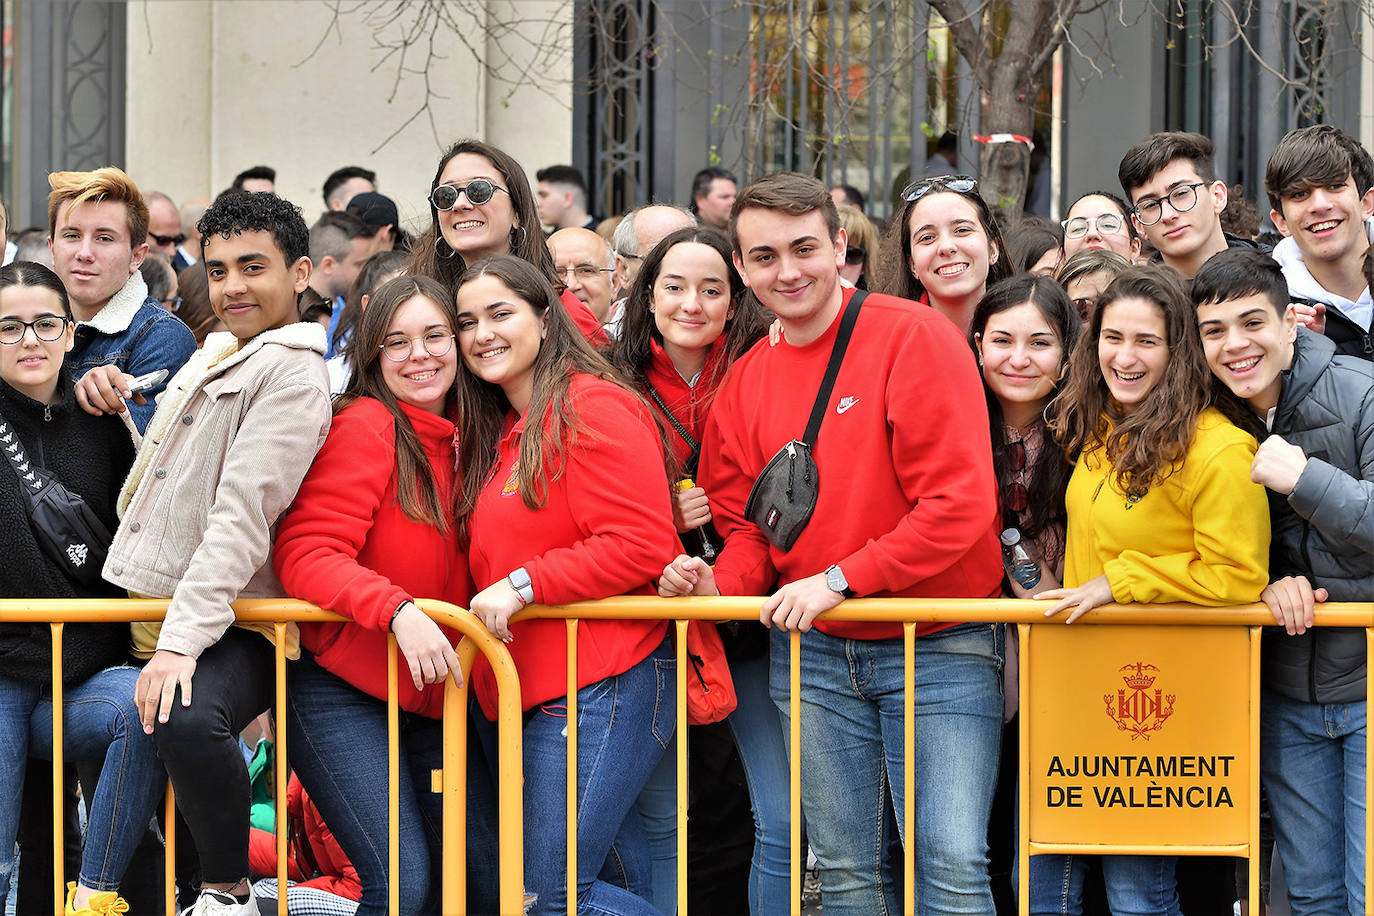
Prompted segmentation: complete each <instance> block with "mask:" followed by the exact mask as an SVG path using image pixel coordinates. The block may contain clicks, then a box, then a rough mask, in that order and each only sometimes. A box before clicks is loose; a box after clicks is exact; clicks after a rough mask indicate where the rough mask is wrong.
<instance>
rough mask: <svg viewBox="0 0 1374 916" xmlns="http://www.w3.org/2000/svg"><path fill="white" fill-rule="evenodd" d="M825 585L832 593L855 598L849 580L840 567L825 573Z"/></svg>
mask: <svg viewBox="0 0 1374 916" xmlns="http://www.w3.org/2000/svg"><path fill="white" fill-rule="evenodd" d="M825 584H826V586H827V587H829V589H830V590H831V591H832V592H839V593H840V594H841V595H843V596H844V597H846V598H853V597H854V589H852V588H850V587H849V580H848V579H846V578H845V577H844V572H843V571H841V569H840V567H839V566H838V565H834V566H831V567H830V568H829V569H827V570H826V571H825Z"/></svg>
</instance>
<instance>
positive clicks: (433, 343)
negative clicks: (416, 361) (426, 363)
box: [378, 331, 453, 363]
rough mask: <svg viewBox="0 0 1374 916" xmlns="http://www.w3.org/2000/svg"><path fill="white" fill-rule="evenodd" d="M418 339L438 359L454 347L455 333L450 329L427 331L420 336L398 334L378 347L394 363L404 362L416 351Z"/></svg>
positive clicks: (426, 350)
mask: <svg viewBox="0 0 1374 916" xmlns="http://www.w3.org/2000/svg"><path fill="white" fill-rule="evenodd" d="M417 340H418V341H420V345H421V346H422V347H424V348H425V352H426V353H428V354H429V355H430V356H433V357H435V358H436V359H437V358H438V357H440V356H445V355H447V354H448V351H449V350H452V349H453V334H452V332H450V331H426V332H425V333H424V334H422V335H420V336H419V337H404V336H401V335H399V334H398V335H397V336H395V337H388V338H387V339H386V340H385V341H383V342H382V345H381V346H380V347H378V349H379V350H381V351H382V353H384V354H386V358H387V359H389V360H391V361H392V362H393V363H403V362H405V361H406V360H408V359H410V355H411V354H412V353H414V352H415V341H417Z"/></svg>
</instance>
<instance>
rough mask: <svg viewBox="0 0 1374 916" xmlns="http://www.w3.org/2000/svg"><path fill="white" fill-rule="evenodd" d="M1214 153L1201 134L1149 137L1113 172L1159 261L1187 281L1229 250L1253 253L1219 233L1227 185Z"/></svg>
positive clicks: (1248, 244) (1248, 243)
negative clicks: (1210, 259) (1242, 249)
mask: <svg viewBox="0 0 1374 916" xmlns="http://www.w3.org/2000/svg"><path fill="white" fill-rule="evenodd" d="M1214 155H1215V149H1214V147H1213V146H1212V141H1211V140H1209V139H1208V138H1207V137H1204V136H1203V135H1202V134H1194V133H1184V132H1182V131H1165V132H1161V133H1156V134H1151V135H1150V136H1148V137H1146V138H1145V139H1144V140H1141V141H1140V142H1139V143H1137V144H1136V145H1135V146H1133V147H1131V148H1130V149H1129V150H1127V151H1126V155H1125V156H1123V157H1122V158H1121V166H1120V168H1118V169H1117V177H1118V179H1120V181H1121V190H1122V191H1123V192H1125V194H1126V201H1127V203H1129V204H1130V205H1131V218H1132V219H1133V220H1135V224H1136V227H1137V228H1138V229H1139V230H1140V233H1141V235H1143V236H1145V238H1146V239H1147V240H1149V242H1150V244H1151V245H1153V246H1154V248H1155V251H1156V252H1158V257H1159V258H1160V259H1162V260H1163V261H1164V263H1165V264H1168V265H1169V266H1170V267H1172V268H1174V269H1175V270H1177V271H1178V272H1179V273H1181V274H1183V276H1184V277H1185V278H1187V279H1190V280H1191V279H1192V277H1193V275H1194V274H1195V273H1197V271H1198V268H1199V267H1201V266H1202V264H1203V262H1204V261H1206V260H1207V259H1208V258H1210V257H1211V256H1212V255H1214V254H1216V253H1217V252H1218V251H1225V250H1226V249H1227V247H1228V246H1233V245H1234V246H1243V247H1247V248H1254V247H1256V245H1255V243H1254V242H1251V241H1249V240H1248V239H1239V238H1236V237H1235V236H1228V235H1227V234H1226V233H1225V232H1224V231H1223V230H1222V228H1221V211H1222V210H1225V209H1226V194H1227V190H1226V182H1224V181H1221V180H1219V179H1218V178H1217V172H1216V167H1215V166H1214V165H1213V163H1212V159H1213V156H1214Z"/></svg>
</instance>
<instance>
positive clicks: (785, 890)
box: [725, 655, 806, 916]
mask: <svg viewBox="0 0 1374 916" xmlns="http://www.w3.org/2000/svg"><path fill="white" fill-rule="evenodd" d="M768 668H769V662H768V656H767V655H759V656H755V657H753V658H745V659H731V662H730V677H731V678H732V679H733V680H734V682H735V695H736V696H737V697H738V698H739V706H738V707H736V708H735V711H734V712H733V713H731V714H730V717H729V718H727V719H726V720H725V723H726V724H727V725H729V726H730V734H731V735H733V736H734V738H735V747H736V748H738V749H739V758H740V762H741V763H742V764H744V777H745V780H746V781H747V783H748V785H749V804H750V805H751V806H752V807H753V809H754V857H753V860H752V861H751V862H750V863H749V912H750V914H752V916H768V914H771V913H785V912H787V911H788V907H789V906H790V905H791V903H790V901H791V897H790V896H789V895H790V893H791V888H792V877H791V876H792V811H791V803H790V797H789V793H788V787H787V783H788V767H787V734H786V732H785V731H784V730H783V725H782V723H783V720H782V717H781V716H779V715H778V707H777V705H776V704H775V703H774V702H773V700H772V698H771V697H770V696H769V692H768ZM802 836H803V837H805V836H806V825H805V824H804V823H803V825H802ZM804 854H805V853H804V852H803V855H804Z"/></svg>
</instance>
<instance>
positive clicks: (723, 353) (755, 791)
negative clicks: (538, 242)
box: [611, 227, 790, 913]
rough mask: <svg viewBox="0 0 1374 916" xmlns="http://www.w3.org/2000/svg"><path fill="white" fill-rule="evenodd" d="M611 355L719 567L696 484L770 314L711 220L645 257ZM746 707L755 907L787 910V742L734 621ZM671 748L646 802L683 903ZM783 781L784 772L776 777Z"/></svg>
mask: <svg viewBox="0 0 1374 916" xmlns="http://www.w3.org/2000/svg"><path fill="white" fill-rule="evenodd" d="M624 314H625V317H624V319H623V323H622V325H621V335H620V339H619V340H618V341H617V342H616V344H615V349H614V350H612V352H611V361H612V362H613V363H615V365H616V367H617V368H618V369H620V370H621V371H622V372H624V373H625V374H626V375H627V376H628V377H629V378H630V380H631V381H632V382H633V383H634V384H635V386H636V387H637V388H639V390H640V391H642V392H644V395H645V397H646V398H648V399H649V400H650V402H651V403H652V404H653V405H654V407H655V408H656V410H657V414H658V418H659V425H660V427H661V428H662V430H663V433H664V435H665V437H666V438H667V440H668V442H669V444H670V446H671V452H670V454H669V462H668V464H669V467H668V474H669V479H671V480H678V481H680V483H679V484H678V485H677V486H676V487H674V488H673V493H672V496H673V522H674V523H675V524H676V526H677V530H678V534H679V536H680V537H681V539H682V545H683V549H684V550H685V551H686V553H687V554H688V555H689V556H693V557H700V558H702V561H703V562H708V563H709V562H714V558H715V553H716V551H717V550H719V549H720V547H721V545H722V541H721V539H720V537H719V535H717V534H716V533H715V529H714V528H713V527H711V525H710V521H711V507H710V504H709V502H708V500H707V493H706V491H705V490H704V489H702V488H701V487H699V486H697V485H696V484H695V482H694V481H693V478H695V477H696V466H697V457H698V455H699V454H700V451H701V448H700V443H701V436H702V432H703V431H704V430H705V428H706V416H707V413H708V411H709V410H710V406H711V401H712V399H713V398H714V397H715V394H716V389H717V388H719V387H720V383H721V380H722V379H723V378H724V376H725V371H726V370H727V369H728V368H729V367H730V364H731V363H733V362H734V361H735V359H736V358H738V357H739V356H741V355H743V354H744V353H745V351H747V350H748V349H749V348H750V347H752V346H753V345H754V344H755V343H756V342H758V341H759V340H760V339H761V338H762V337H763V336H764V333H765V332H766V330H767V321H768V319H767V313H766V312H764V310H763V309H762V307H760V306H759V304H758V300H756V299H755V298H754V296H753V294H751V293H749V292H748V290H746V289H745V286H744V281H743V280H741V279H740V276H739V273H738V272H737V271H736V270H735V269H734V267H733V266H732V264H731V252H730V242H729V240H728V239H726V238H725V236H724V235H722V234H721V233H719V232H717V231H716V230H715V229H711V228H708V227H702V228H698V227H688V228H686V229H679V230H677V231H676V232H674V233H672V234H671V235H668V236H666V237H665V238H664V239H663V240H662V241H661V242H659V243H658V244H657V245H655V246H654V248H653V250H652V251H650V252H649V254H648V255H646V256H645V258H644V264H643V266H642V267H641V268H640V271H639V274H638V276H637V277H636V278H635V281H634V283H633V284H632V286H631V287H630V289H629V290H628V292H627V299H626V304H625V313H624ZM722 634H723V635H724V636H725V639H726V649H727V653H728V656H729V661H730V671H731V675H732V677H733V679H734V681H735V691H736V694H737V695H738V697H739V702H740V705H739V706H738V707H737V708H736V710H735V712H734V713H732V714H731V715H730V716H729V717H728V718H727V719H726V722H727V723H729V726H730V730H731V734H732V735H733V736H734V739H735V743H736V744H737V745H738V747H739V750H740V754H741V756H742V757H744V758H745V759H746V761H747V766H746V767H745V772H746V774H748V776H749V777H750V779H749V793H750V801H751V805H752V807H753V809H754V822H755V837H754V857H753V862H752V866H751V868H750V880H749V900H750V907H751V910H752V911H753V912H756V913H757V912H773V911H775V910H776V909H778V908H786V906H787V901H788V899H789V898H788V896H787V892H788V881H789V878H788V874H789V870H790V852H789V850H790V846H789V844H788V838H789V836H790V833H789V827H788V825H789V824H790V818H789V807H788V796H787V748H786V745H785V743H784V740H783V732H782V720H781V719H780V718H779V716H778V710H777V707H776V706H775V705H773V701H772V700H771V699H770V698H769V696H768V637H767V633H766V631H765V630H764V629H763V628H762V627H759V626H754V625H753V624H730V625H729V626H727V627H725V628H723V630H722ZM675 759H676V757H675V755H674V754H672V753H671V752H670V753H668V754H665V755H664V758H663V762H662V763H660V765H659V767H658V769H657V770H656V771H655V772H654V775H653V778H652V779H651V780H650V781H649V786H648V787H647V788H646V789H645V792H644V794H643V795H642V796H641V797H640V799H639V804H638V807H639V811H640V815H641V816H642V817H643V818H644V822H645V826H646V827H647V828H648V830H649V841H650V853H651V855H652V857H653V871H654V901H655V903H656V904H657V905H658V908H659V909H660V910H662V911H663V912H665V913H671V912H672V911H673V910H674V909H675V907H676V905H677V891H676V888H677V769H676V766H675ZM774 776H776V777H777V778H776V779H775V778H773V777H774Z"/></svg>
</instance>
